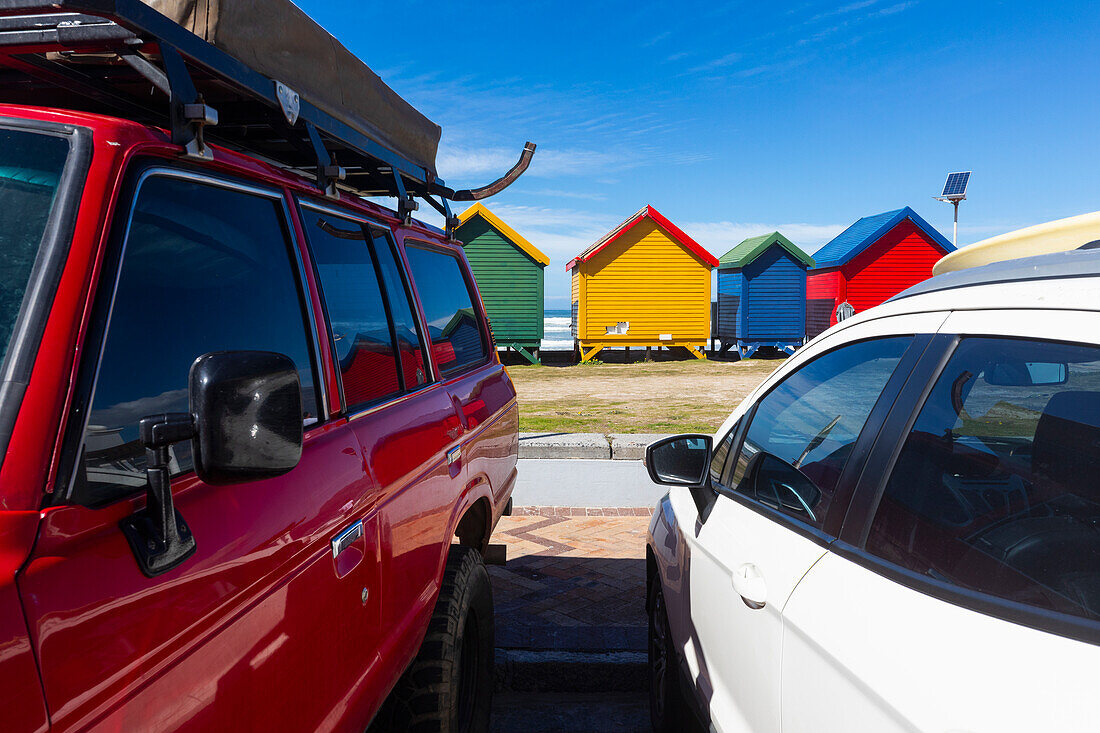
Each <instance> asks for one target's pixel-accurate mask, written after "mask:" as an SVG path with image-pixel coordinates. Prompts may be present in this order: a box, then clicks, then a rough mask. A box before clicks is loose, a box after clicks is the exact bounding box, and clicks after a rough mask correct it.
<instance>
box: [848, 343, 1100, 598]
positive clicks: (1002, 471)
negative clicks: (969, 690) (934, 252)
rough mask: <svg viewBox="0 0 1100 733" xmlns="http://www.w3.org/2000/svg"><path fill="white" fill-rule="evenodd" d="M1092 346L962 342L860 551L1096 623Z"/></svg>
mask: <svg viewBox="0 0 1100 733" xmlns="http://www.w3.org/2000/svg"><path fill="white" fill-rule="evenodd" d="M1098 477H1100V348H1096V347H1091V346H1072V345H1065V344H1055V343H1044V342H1041V341H1026V340H1014V339H996V338H970V339H964V340H963V341H962V342H961V343H960V344H959V346H958V348H957V349H956V350H955V352H954V354H953V355H952V357H951V360H950V361H949V362H948V364H947V366H946V368H945V370H944V372H943V374H942V375H941V376H940V378H939V379H938V380H937V382H936V385H935V386H934V388H933V389H932V392H931V393H930V394H929V396H928V399H927V400H926V402H925V404H924V405H923V407H922V408H921V411H920V414H919V415H918V417H917V420H916V422H915V423H914V426H913V429H912V431H911V432H910V434H909V436H908V437H907V439H906V441H905V445H904V447H903V448H902V451H901V453H900V455H899V457H898V459H897V462H896V463H895V466H894V468H893V471H892V473H891V475H890V479H889V481H888V482H887V484H886V489H885V492H884V495H883V497H882V500H881V502H880V504H879V507H878V510H877V512H876V514H875V516H874V519H873V521H872V524H871V529H870V534H869V537H868V540H867V546H866V549H867V550H868V551H869V552H871V553H874V554H875V555H878V556H879V557H882V558H884V559H886V560H889V561H891V562H893V563H896V564H898V565H901V566H903V567H905V568H908V569H910V570H913V571H915V572H917V573H920V574H922V575H927V576H929V577H932V578H937V579H939V580H942V581H945V582H948V583H951V584H954V585H957V586H961V587H963V588H967V589H971V590H978V591H982V592H985V593H989V594H992V595H996V596H999V597H1001V598H1005V599H1008V600H1012V601H1017V602H1020V603H1025V604H1028V605H1032V606H1038V607H1040V608H1045V609H1052V610H1056V611H1061V612H1064V613H1068V614H1073V615H1076V616H1082V617H1085V618H1092V619H1096V618H1100V478H1098Z"/></svg>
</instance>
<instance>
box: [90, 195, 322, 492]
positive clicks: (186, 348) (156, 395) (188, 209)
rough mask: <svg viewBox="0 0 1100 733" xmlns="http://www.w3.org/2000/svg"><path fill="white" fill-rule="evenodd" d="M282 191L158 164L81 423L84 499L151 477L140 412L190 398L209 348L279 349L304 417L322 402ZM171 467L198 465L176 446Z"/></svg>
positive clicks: (140, 206)
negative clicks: (295, 375)
mask: <svg viewBox="0 0 1100 733" xmlns="http://www.w3.org/2000/svg"><path fill="white" fill-rule="evenodd" d="M292 258H294V255H293V254H292V252H291V250H290V244H289V239H288V235H287V228H286V222H285V219H284V217H283V208H282V204H281V203H280V202H278V201H275V200H272V199H268V198H263V197H260V196H254V195H251V194H246V193H241V192H238V191H232V190H229V189H225V188H220V187H215V186H209V185H203V184H199V183H195V182H192V181H185V180H180V179H175V178H167V177H163V176H154V177H152V178H150V179H148V180H147V181H146V182H145V183H144V185H142V187H141V190H140V191H139V193H138V195H137V202H136V205H135V209H134V213H133V217H132V219H131V222H130V230H129V234H128V236H127V241H126V249H125V255H124V259H123V261H122V269H121V272H120V274H119V280H118V289H117V291H116V294H115V300H114V305H113V308H112V311H111V320H110V325H109V327H108V331H107V337H106V343H105V345H104V351H103V359H102V361H101V363H100V367H99V376H98V379H97V381H96V387H95V397H94V400H93V403H92V409H91V414H90V417H89V420H88V428H87V431H86V432H85V435H84V451H85V453H84V463H83V466H84V469H85V475H84V476H83V477H81V478H79V479H78V481H83V482H84V483H82V484H78V487H77V496H78V500H79V501H81V502H82V503H88V504H99V503H102V502H104V501H109V500H112V499H114V498H117V497H119V496H122V495H125V494H128V493H130V492H132V491H134V490H136V489H138V488H140V487H143V486H144V485H145V474H144V468H145V454H144V451H143V449H142V448H141V446H140V445H139V444H138V442H137V437H138V432H137V427H138V420H140V419H141V418H142V417H145V416H147V415H153V414H156V413H160V412H186V411H187V410H188V407H189V406H188V399H187V378H188V372H189V370H190V368H191V364H192V362H194V361H195V359H196V358H198V357H199V356H201V355H203V354H206V353H208V352H211V351H223V350H248V349H255V350H261V351H275V352H278V353H281V354H285V355H287V356H289V357H290V358H291V359H292V360H293V361H294V363H295V365H296V366H297V367H298V372H299V376H300V378H301V381H302V387H303V394H302V408H303V411H304V412H303V419H304V420H306V421H307V423H309V422H315V421H316V419H317V414H318V409H317V400H316V396H315V390H314V379H313V367H312V361H311V358H310V349H309V346H308V343H309V342H308V339H307V333H308V326H307V321H306V318H305V314H304V311H303V308H302V305H301V304H302V301H301V297H300V290H299V284H298V282H297V277H296V275H295V274H294V266H293V265H292V262H293V259H292ZM172 454H173V456H172V472H173V473H174V474H178V473H182V472H185V471H189V470H191V468H192V465H193V464H192V460H191V452H190V445H189V444H187V443H180V444H177V445H175V446H173V447H172Z"/></svg>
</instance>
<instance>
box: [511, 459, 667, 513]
mask: <svg viewBox="0 0 1100 733" xmlns="http://www.w3.org/2000/svg"><path fill="white" fill-rule="evenodd" d="M665 491H667V489H666V488H664V487H662V486H657V485H656V484H654V483H653V482H652V481H650V480H649V474H648V473H646V469H645V466H643V465H642V462H641V461H611V460H607V461H598V460H585V459H554V458H541V459H534V458H521V459H520V461H519V480H518V481H517V483H516V488H515V490H514V491H513V492H512V499H513V502H514V503H515V505H516V506H568V507H581V506H591V507H600V506H613V507H652V506H654V505H656V504H657V501H658V500H659V499H660V498H661V497H662V496H664V494H665Z"/></svg>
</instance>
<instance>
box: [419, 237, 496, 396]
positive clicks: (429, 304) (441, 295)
mask: <svg viewBox="0 0 1100 733" xmlns="http://www.w3.org/2000/svg"><path fill="white" fill-rule="evenodd" d="M405 254H406V256H407V257H408V258H409V270H410V271H411V272H412V276H413V281H414V282H416V290H417V292H418V293H419V294H420V303H421V305H423V306H424V320H426V321H427V322H428V335H429V336H430V337H431V341H432V354H433V356H435V361H436V364H438V365H439V368H440V370H441V371H442V372H443V373H444V374H453V373H455V372H457V371H460V370H462V369H463V368H464V367H467V366H470V365H472V364H476V363H477V362H479V361H481V360H483V359H484V358H485V357H486V356H487V355H488V353H489V352H488V351H487V350H486V348H485V341H484V339H482V336H481V329H480V327H479V326H478V318H477V314H476V313H475V311H474V305H473V298H471V297H470V290H469V288H468V287H467V285H466V278H465V277H463V274H462V267H461V266H460V265H459V263H458V258H457V257H455V256H454V255H450V254H445V253H443V252H438V251H436V250H431V249H424V248H421V247H417V246H408V247H406V248H405Z"/></svg>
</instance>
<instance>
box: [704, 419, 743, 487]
mask: <svg viewBox="0 0 1100 733" xmlns="http://www.w3.org/2000/svg"><path fill="white" fill-rule="evenodd" d="M740 424H741V423H740V421H738V422H737V423H734V425H733V427H732V428H730V429H729V432H727V433H726V437H724V438H722V440H721V441H719V443H718V445H717V446H715V448H714V455H713V457H712V458H711V459H710V480H711V481H712V482H713V483H715V484H719V485H720V484H722V477H723V476H724V475H725V473H726V464H727V463H728V462H729V459H730V449H731V448H732V447H733V440H734V438H735V437H736V436H737V428H738V426H739V425H740Z"/></svg>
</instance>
